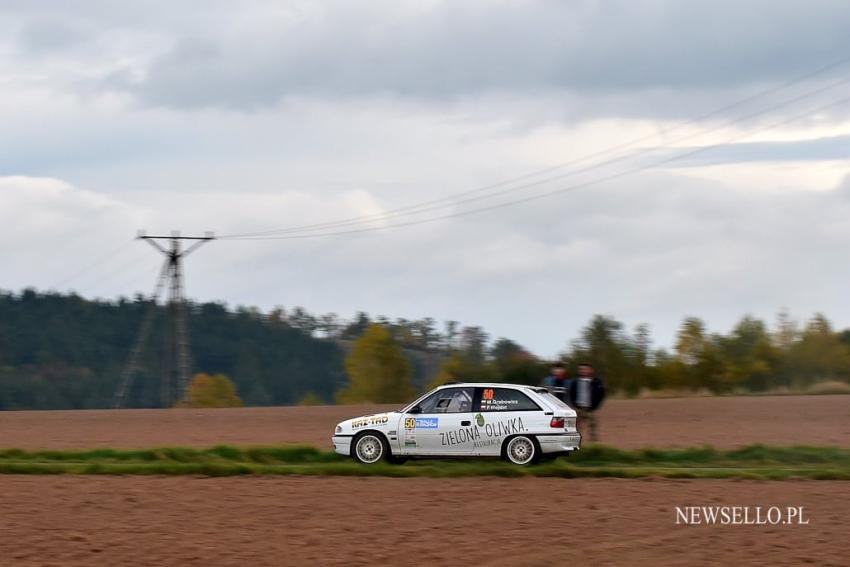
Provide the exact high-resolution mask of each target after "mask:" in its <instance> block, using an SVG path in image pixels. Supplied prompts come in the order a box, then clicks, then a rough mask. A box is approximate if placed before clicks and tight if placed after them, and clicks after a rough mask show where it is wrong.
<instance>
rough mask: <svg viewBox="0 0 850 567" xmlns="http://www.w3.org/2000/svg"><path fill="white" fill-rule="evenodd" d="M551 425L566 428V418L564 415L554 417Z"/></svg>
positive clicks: (556, 427) (555, 427) (554, 427)
mask: <svg viewBox="0 0 850 567" xmlns="http://www.w3.org/2000/svg"><path fill="white" fill-rule="evenodd" d="M549 427H551V428H553V429H563V428H564V418H563V417H553V418H552V421H550V422H549Z"/></svg>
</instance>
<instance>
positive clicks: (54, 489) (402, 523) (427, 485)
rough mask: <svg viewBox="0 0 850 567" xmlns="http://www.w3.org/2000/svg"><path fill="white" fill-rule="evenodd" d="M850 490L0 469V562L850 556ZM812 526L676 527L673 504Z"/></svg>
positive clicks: (662, 561)
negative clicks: (773, 510) (741, 508)
mask: <svg viewBox="0 0 850 567" xmlns="http://www.w3.org/2000/svg"><path fill="white" fill-rule="evenodd" d="M847 487H848V484H847V483H842V482H833V481H790V482H756V481H723V480H688V481H671V480H659V479H646V480H614V479H573V480H565V479H544V478H522V479H494V478H481V479H469V478H467V479H429V478H409V479H392V478H334V477H324V478H295V477H288V478H247V477H229V478H217V479H210V478H194V477H74V476H57V477H52V476H33V477H26V476H0V510H2V514H0V558H2V559H0V562H2V564H4V565H16V566H19V567H28V566H36V565H38V566H43V565H57V566H58V565H62V566H66V567H75V566H90V565H108V566H115V567H117V566H138V565H150V566H159V565H180V566H183V565H204V566H236V565H239V566H242V565H252V566H254V565H255V566H272V565H365V564H368V565H470V564H472V565H477V566H491V565H492V566H515V565H519V566H525V565H529V566H531V565H556V564H562V565H564V564H565V565H585V564H593V565H709V564H720V565H803V564H807V563H808V564H813V565H846V564H847V553H848V551H850V548H849V547H848V546H850V544H848V540H847V517H848V514H850V490H848V489H847ZM677 505H678V506H682V505H751V506H764V507H768V506H781V507H784V506H803V507H804V518H806V519H808V521H809V525H777V526H764V525H762V526H756V525H748V526H720V525H701V526H687V525H676V512H675V506H677Z"/></svg>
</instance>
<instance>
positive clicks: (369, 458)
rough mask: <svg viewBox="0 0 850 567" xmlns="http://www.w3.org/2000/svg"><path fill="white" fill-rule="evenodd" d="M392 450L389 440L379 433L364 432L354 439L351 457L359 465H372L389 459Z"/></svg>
mask: <svg viewBox="0 0 850 567" xmlns="http://www.w3.org/2000/svg"><path fill="white" fill-rule="evenodd" d="M389 454H390V448H389V444H388V443H387V440H386V439H384V436H383V435H381V434H379V433H370V432H368V431H364V432H363V433H361V434H360V435H358V436H357V437H355V438H354V450H353V451H352V452H351V456H352V457H354V460H356V461H357V462H359V463H363V464H364V465H372V464H375V463H377V462H380V461H381V460H386V459H387V457H389Z"/></svg>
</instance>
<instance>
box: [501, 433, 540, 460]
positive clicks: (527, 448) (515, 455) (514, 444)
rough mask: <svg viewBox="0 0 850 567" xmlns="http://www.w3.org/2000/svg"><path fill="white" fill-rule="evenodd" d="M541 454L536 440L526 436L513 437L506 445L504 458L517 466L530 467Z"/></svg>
mask: <svg viewBox="0 0 850 567" xmlns="http://www.w3.org/2000/svg"><path fill="white" fill-rule="evenodd" d="M539 454H540V451H539V449H538V448H537V443H535V441H534V438H532V437H527V436H525V435H517V436H516V437H511V438H510V439H508V441H507V442H506V444H505V450H504V456H505V459H507V460H508V462H510V463H513V464H515V465H521V466H523V465H530V464H532V463H534V462H535V461H536V460H537V458H538V456H539Z"/></svg>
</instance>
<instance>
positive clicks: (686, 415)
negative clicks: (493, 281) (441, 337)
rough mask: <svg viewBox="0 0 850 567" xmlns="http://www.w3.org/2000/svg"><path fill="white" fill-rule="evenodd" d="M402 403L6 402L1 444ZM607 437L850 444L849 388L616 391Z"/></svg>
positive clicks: (107, 437)
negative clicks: (632, 394)
mask: <svg viewBox="0 0 850 567" xmlns="http://www.w3.org/2000/svg"><path fill="white" fill-rule="evenodd" d="M391 409H395V406H323V407H277V408H240V409H224V410H222V409H218V410H121V411H114V410H94V411H44V412H0V447H20V448H30V449H34V448H53V449H61V448H90V447H150V446H163V445H191V446H210V445H216V444H222V443H225V444H236V445H272V444H280V443H307V444H311V445H315V446H317V447H328V445H329V442H330V435H331V433H332V431H333V428H334V425H335V424H336V423H337V422H338V421H341V420H343V419H346V418H349V417H355V416H358V415H363V414H366V413H374V412H377V411H387V410H391ZM599 423H600V433H601V440H602V441H603V442H605V443H608V444H611V445H615V446H618V447H624V448H634V447H645V446H650V445H652V446H659V447H660V446H692V445H702V444H710V445H714V446H716V447H718V448H728V447H737V446H742V445H749V444H752V443H765V444H773V445H794V444H808V445H840V446H845V447H847V446H850V396H776V397H738V398H734V397H729V398H678V399H666V400H612V401H610V402H608V403H606V405H605V406H604V407H603V408H602V410H600V412H599Z"/></svg>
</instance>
